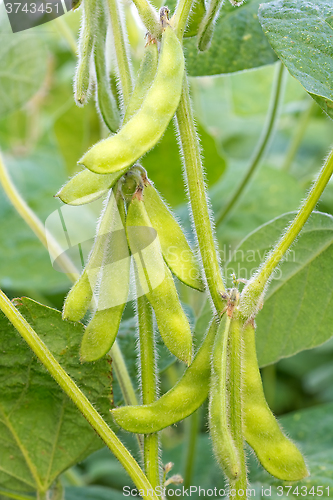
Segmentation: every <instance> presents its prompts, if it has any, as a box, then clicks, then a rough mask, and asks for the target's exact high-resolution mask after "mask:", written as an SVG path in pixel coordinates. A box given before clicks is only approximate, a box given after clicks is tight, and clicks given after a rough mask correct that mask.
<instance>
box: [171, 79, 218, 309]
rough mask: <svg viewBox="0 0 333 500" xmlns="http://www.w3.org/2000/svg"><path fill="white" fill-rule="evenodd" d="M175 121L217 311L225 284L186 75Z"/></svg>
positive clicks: (206, 270)
mask: <svg viewBox="0 0 333 500" xmlns="http://www.w3.org/2000/svg"><path fill="white" fill-rule="evenodd" d="M177 125H178V131H179V139H180V146H181V152H182V157H183V162H184V168H185V176H186V182H187V186H188V193H189V198H190V204H191V209H192V216H193V221H194V226H195V230H196V234H197V239H198V244H199V249H200V254H201V259H202V264H203V268H204V272H205V276H206V280H207V285H208V288H209V292H210V295H211V298H212V301H213V304H214V306H215V308H216V310H217V311H221V310H222V309H223V300H222V298H221V295H220V292H223V291H224V290H225V287H224V284H223V279H222V274H221V270H220V266H219V259H218V254H217V249H216V247H215V240H214V236H213V228H212V224H211V221H210V217H209V209H208V203H207V198H206V190H205V182H204V174H203V167H202V161H201V155H200V146H199V140H198V136H197V132H196V129H195V125H194V120H193V113H192V107H191V101H190V94H189V88H188V83H187V78H186V77H185V79H184V85H183V91H182V95H181V98H180V103H179V106H178V109H177Z"/></svg>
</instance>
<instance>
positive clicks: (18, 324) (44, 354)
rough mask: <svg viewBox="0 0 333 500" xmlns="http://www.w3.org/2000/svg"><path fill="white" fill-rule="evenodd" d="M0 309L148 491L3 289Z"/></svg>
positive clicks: (133, 465)
mask: <svg viewBox="0 0 333 500" xmlns="http://www.w3.org/2000/svg"><path fill="white" fill-rule="evenodd" d="M0 309H1V310H2V311H3V313H4V314H5V315H6V316H7V318H8V319H9V321H10V322H11V323H12V324H13V326H14V327H15V328H16V330H17V331H18V332H19V333H20V335H21V336H22V337H23V339H24V340H25V341H26V342H27V344H28V345H29V347H30V348H31V349H32V351H33V352H34V353H35V354H36V356H37V357H38V359H39V360H40V361H41V362H42V363H43V365H44V366H45V368H46V369H47V370H48V371H49V373H50V374H51V375H52V377H53V378H54V379H55V380H56V382H57V383H58V384H59V385H60V387H61V388H62V389H63V391H64V392H65V393H66V394H67V396H68V397H69V398H70V399H71V400H72V401H73V403H74V404H75V405H76V406H77V408H78V409H79V410H80V411H81V413H82V414H83V415H84V417H85V418H86V419H87V421H88V422H89V423H90V425H91V426H92V427H93V429H94V430H95V431H96V432H97V434H98V435H99V436H100V437H101V438H102V440H103V441H104V443H105V444H106V445H107V447H108V448H109V449H110V450H111V451H112V453H113V454H114V455H115V457H116V458H117V459H118V460H119V462H120V463H121V464H122V466H123V467H124V469H125V470H126V472H127V473H128V474H129V476H130V477H131V479H132V480H133V482H134V484H135V485H136V487H137V488H139V489H140V488H142V489H143V490H144V491H145V492H148V490H151V489H152V487H151V484H150V483H149V481H148V480H147V478H146V476H145V475H144V473H143V471H142V470H141V468H140V466H139V465H138V463H137V462H136V461H135V459H134V458H133V457H132V455H131V454H130V453H129V451H128V450H127V448H125V446H124V445H123V443H122V442H121V441H120V440H119V439H118V438H117V436H116V435H115V433H114V432H113V431H112V430H111V429H110V428H109V427H108V425H107V424H106V422H105V421H104V420H103V418H102V417H101V415H100V414H99V413H98V412H97V411H96V410H95V408H94V407H93V406H92V405H91V403H90V402H89V400H88V399H87V398H86V396H85V395H84V394H83V393H82V392H81V390H80V389H79V388H78V387H77V385H76V384H75V383H74V382H73V380H72V379H71V378H70V377H69V375H68V374H67V373H66V372H65V370H64V369H63V368H62V367H61V366H60V364H59V363H58V361H57V360H56V359H55V358H54V356H53V355H52V353H51V352H50V351H49V350H48V348H47V347H46V345H45V344H44V342H42V340H41V339H40V338H39V337H38V335H37V333H36V332H35V331H34V330H33V328H32V327H31V326H30V325H29V323H28V322H27V321H26V320H25V319H24V317H23V316H22V315H21V314H20V312H19V311H18V310H17V309H16V307H15V306H14V305H13V304H12V302H11V301H10V300H9V299H8V297H7V296H6V295H5V294H4V293H3V292H2V291H1V290H0ZM146 496H147V498H150V499H154V500H157V496H156V495H155V494H154V493H153V492H151V493H150V494H147V495H146Z"/></svg>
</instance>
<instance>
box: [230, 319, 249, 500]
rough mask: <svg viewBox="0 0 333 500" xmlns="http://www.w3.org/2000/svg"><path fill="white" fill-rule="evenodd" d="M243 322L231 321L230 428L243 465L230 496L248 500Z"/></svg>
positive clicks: (233, 483)
mask: <svg viewBox="0 0 333 500" xmlns="http://www.w3.org/2000/svg"><path fill="white" fill-rule="evenodd" d="M241 332H242V330H241V324H240V322H239V321H233V320H232V321H231V329H230V339H229V347H230V355H229V356H230V357H229V364H230V366H229V370H230V371H229V390H230V400H229V404H230V430H231V435H232V437H233V441H234V443H235V446H236V449H237V453H238V458H239V463H240V466H241V473H240V476H239V477H238V478H237V479H236V480H235V481H231V482H230V498H231V499H232V500H238V499H243V500H246V493H245V492H246V488H247V478H246V465H245V454H244V442H243V429H242V394H241V387H242V366H241V353H242V346H241V343H242V338H241Z"/></svg>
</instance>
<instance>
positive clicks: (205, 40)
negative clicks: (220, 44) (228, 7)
mask: <svg viewBox="0 0 333 500" xmlns="http://www.w3.org/2000/svg"><path fill="white" fill-rule="evenodd" d="M223 2H224V0H211V1H210V4H209V8H208V11H207V13H206V15H205V17H204V18H203V20H202V22H201V24H200V27H199V32H198V49H199V50H200V51H201V52H204V51H205V50H207V49H209V47H210V44H211V41H212V38H213V34H214V24H215V22H216V20H217V18H218V15H219V12H220V10H221V7H222V5H223Z"/></svg>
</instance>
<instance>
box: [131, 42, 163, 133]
mask: <svg viewBox="0 0 333 500" xmlns="http://www.w3.org/2000/svg"><path fill="white" fill-rule="evenodd" d="M157 63H158V48H157V43H156V42H155V40H150V39H149V40H148V43H147V45H146V47H145V50H144V54H143V59H142V61H141V65H140V69H139V73H138V78H137V80H136V83H135V87H134V89H133V92H132V95H131V98H130V101H129V103H128V106H127V108H126V111H125V116H124V121H123V125H125V123H127V122H128V121H129V120H130V119H131V118H132V116H134V115H135V114H136V113H137V112H138V111H139V109H140V108H141V106H142V103H143V101H144V99H145V97H146V95H147V92H148V90H149V88H150V87H151V85H152V81H153V78H154V76H155V74H156V71H157Z"/></svg>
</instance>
